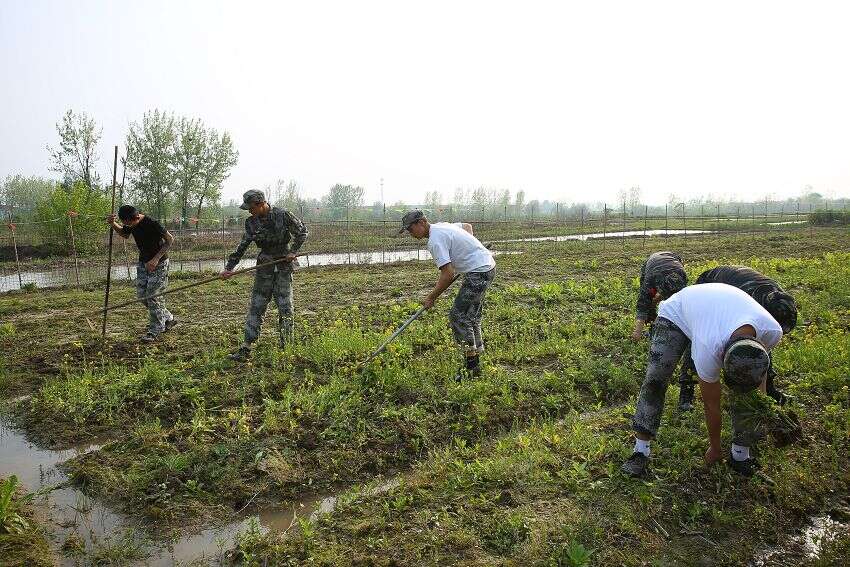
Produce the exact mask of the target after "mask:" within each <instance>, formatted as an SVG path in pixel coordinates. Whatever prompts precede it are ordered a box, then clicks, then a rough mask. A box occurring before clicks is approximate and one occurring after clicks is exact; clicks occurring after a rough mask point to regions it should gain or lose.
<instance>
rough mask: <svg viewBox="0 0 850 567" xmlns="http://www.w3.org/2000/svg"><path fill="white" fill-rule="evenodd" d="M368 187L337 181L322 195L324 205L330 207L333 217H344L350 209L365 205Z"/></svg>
mask: <svg viewBox="0 0 850 567" xmlns="http://www.w3.org/2000/svg"><path fill="white" fill-rule="evenodd" d="M365 195H366V189H364V188H363V187H360V186H359V185H342V184H340V183H337V184H336V185H334V186H333V187H331V188H330V189H329V190H328V192H327V193H326V194H325V195H324V197H322V206H324V207H327V208H328V209H330V216H331V218H342V217H344V216H346V215H347V214H348V211H349V210H350V209H356V208H357V207H362V206H363V198H364V197H365Z"/></svg>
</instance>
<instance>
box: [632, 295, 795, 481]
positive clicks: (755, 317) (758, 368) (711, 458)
mask: <svg viewBox="0 0 850 567" xmlns="http://www.w3.org/2000/svg"><path fill="white" fill-rule="evenodd" d="M781 338H782V328H781V327H780V326H779V323H777V322H776V320H775V319H774V318H773V317H772V316H771V315H770V313H768V312H767V311H766V310H765V309H764V307H762V306H761V305H759V304H758V303H757V302H756V301H755V300H754V299H753V298H752V297H750V296H749V295H747V294H746V293H744V292H743V291H741V290H740V289H738V288H736V287H732V286H730V285H727V284H720V283H711V284H704V285H695V286H691V287H688V288H685V289H683V290H682V291H680V292H678V293H676V294H675V295H674V296H673V297H671V298H670V299H668V300H666V301H663V302H662V303H661V306H660V309H659V311H658V320H657V321H656V322H655V329H654V331H653V333H652V341H651V343H650V347H649V358H648V363H647V368H646V377H645V378H644V380H643V384H642V385H641V388H640V394H639V395H638V401H637V408H636V411H635V415H634V418H633V419H632V428H633V429H634V431H635V447H634V452H633V453H632V456H631V457H629V459H628V460H627V461H626V462H625V463H624V464H623V466H622V470H623V472H625V473H627V474H629V475H631V476H643V475H644V474H645V473H646V471H647V468H648V465H649V455H650V441H651V440H652V439H654V438H655V435H656V433H657V432H658V427H659V425H660V424H661V415H662V413H663V411H664V395H665V393H666V392H667V384H668V382H669V380H670V377H671V376H672V374H673V371H674V370H675V368H676V364H678V362H679V359H680V358H681V357H682V354H683V353H684V352H685V351H686V350H687V347H688V342H689V341H690V344H691V357H692V358H693V361H694V366H695V367H696V371H697V375H698V376H699V385H700V391H701V392H702V398H703V405H704V406H705V423H706V427H707V429H708V440H709V447H708V450H707V451H706V453H705V461H706V463H707V464H712V463H714V462H716V461H718V460H720V459H721V458H722V457H723V453H722V451H721V448H720V425H721V414H720V399H721V388H720V378H721V374H722V376H723V382H724V383H725V384H726V386H727V387H728V388H729V389H730V390H731V391H732V396H733V397H734V396H737V395H739V394H743V393H747V392H751V391H752V390H754V389H756V388H761V390H762V391H764V388H765V379H766V377H767V369H768V368H769V367H770V354H769V351H770V350H771V349H772V348H773V347H774V346H776V344H777V343H779V341H780V339H781ZM741 412H742V407H741V405H740V404H735V403H733V404H732V429H733V438H732V448H731V451H730V459H729V465H730V467H731V468H732V469H733V470H734V471H736V472H738V473H740V474H742V475H744V476H752V475H753V474H754V473H755V470H756V467H757V465H756V462H755V460H754V459H753V458H752V457H751V456H750V448H751V447H752V446H753V445H754V444H755V442H756V441H757V440H758V437H759V435H760V432H759V431H757V428H756V426H755V424H754V423H753V422H752V420H749V419H747V418H746V416H745V415H744V414H742V413H741Z"/></svg>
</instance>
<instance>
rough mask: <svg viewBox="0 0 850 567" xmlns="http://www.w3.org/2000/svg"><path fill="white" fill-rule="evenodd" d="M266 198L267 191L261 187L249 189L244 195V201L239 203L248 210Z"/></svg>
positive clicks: (240, 206) (241, 207)
mask: <svg viewBox="0 0 850 567" xmlns="http://www.w3.org/2000/svg"><path fill="white" fill-rule="evenodd" d="M265 200H266V195H265V193H263V192H262V191H260V190H259V189H249V190H247V191H245V193H244V194H243V195H242V201H243V203H242V204H241V205H239V208H240V209H243V210H245V211H247V210H248V209H249V208H251V205H253V204H254V203H262V202H263V201H265Z"/></svg>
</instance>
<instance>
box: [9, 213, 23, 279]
mask: <svg viewBox="0 0 850 567" xmlns="http://www.w3.org/2000/svg"><path fill="white" fill-rule="evenodd" d="M9 230H10V231H11V232H12V248H14V249H15V266H16V267H17V270H18V288H19V289H24V279H23V278H22V277H21V260H20V258H18V240H17V239H16V238H15V223H13V222H12V211H11V209H10V210H9Z"/></svg>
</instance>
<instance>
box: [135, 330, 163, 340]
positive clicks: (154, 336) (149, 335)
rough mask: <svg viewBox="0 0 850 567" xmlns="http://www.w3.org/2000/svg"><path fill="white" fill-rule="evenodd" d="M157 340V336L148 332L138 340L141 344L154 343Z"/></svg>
mask: <svg viewBox="0 0 850 567" xmlns="http://www.w3.org/2000/svg"><path fill="white" fill-rule="evenodd" d="M158 338H159V335H157V334H155V333H151V332H150V331H148V332H147V333H145V334H144V335H143V336H142V338H140V339H139V340H140V341H141V342H143V343H153V342H156V340H157V339H158Z"/></svg>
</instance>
